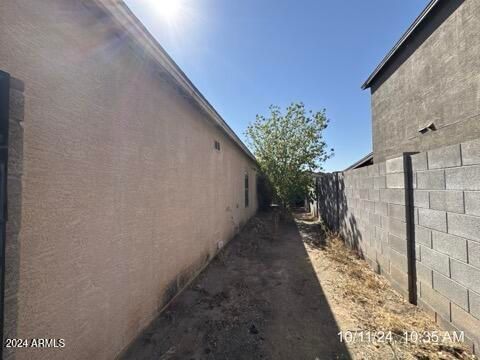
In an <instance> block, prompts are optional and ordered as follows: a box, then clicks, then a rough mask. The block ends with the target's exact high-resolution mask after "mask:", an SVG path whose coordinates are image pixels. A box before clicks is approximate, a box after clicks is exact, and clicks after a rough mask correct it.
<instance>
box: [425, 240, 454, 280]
mask: <svg viewBox="0 0 480 360" xmlns="http://www.w3.org/2000/svg"><path fill="white" fill-rule="evenodd" d="M420 248H421V252H422V264H423V265H425V266H427V267H429V268H430V269H433V270H436V271H438V272H439V273H441V274H443V275H445V276H450V267H449V263H448V256H447V255H445V254H442V253H439V252H438V251H436V250H432V249H429V248H427V247H425V246H421V247H420Z"/></svg>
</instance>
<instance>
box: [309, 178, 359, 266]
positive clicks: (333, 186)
mask: <svg viewBox="0 0 480 360" xmlns="http://www.w3.org/2000/svg"><path fill="white" fill-rule="evenodd" d="M346 191H347V190H346V188H345V177H344V174H343V173H339V172H337V173H326V174H322V175H321V176H319V177H318V178H317V204H318V208H319V209H318V212H319V215H320V216H321V217H322V219H323V221H324V222H325V224H326V225H327V227H328V228H329V229H330V230H331V231H334V232H336V233H339V234H341V235H342V236H343V238H344V240H345V241H346V242H347V244H348V245H349V246H350V247H351V248H352V249H354V250H355V251H357V252H358V254H359V255H360V256H361V257H362V258H363V257H364V254H363V250H362V247H361V246H360V245H361V242H362V241H363V237H362V233H361V231H360V230H359V228H358V223H357V220H356V218H355V216H354V215H353V212H352V211H350V209H349V203H348V200H347V196H346Z"/></svg>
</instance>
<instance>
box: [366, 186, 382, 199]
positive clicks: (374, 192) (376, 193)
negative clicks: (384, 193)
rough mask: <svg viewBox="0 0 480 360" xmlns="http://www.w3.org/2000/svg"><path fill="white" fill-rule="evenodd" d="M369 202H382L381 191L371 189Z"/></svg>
mask: <svg viewBox="0 0 480 360" xmlns="http://www.w3.org/2000/svg"><path fill="white" fill-rule="evenodd" d="M368 200H372V201H380V190H375V189H370V190H369V191H368Z"/></svg>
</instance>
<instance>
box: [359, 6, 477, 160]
mask: <svg viewBox="0 0 480 360" xmlns="http://www.w3.org/2000/svg"><path fill="white" fill-rule="evenodd" d="M479 33H480V2H479V1H476V0H448V1H445V0H433V1H431V2H430V3H429V5H428V6H427V7H426V9H425V10H424V11H423V12H422V13H421V14H420V16H419V17H418V18H417V19H416V20H415V22H414V23H413V24H412V26H411V27H410V28H409V29H408V30H407V32H406V33H405V34H404V35H403V37H402V38H401V39H400V41H399V42H398V43H397V44H396V45H395V46H394V47H393V49H392V50H391V51H390V52H389V53H388V54H387V56H386V57H385V58H384V60H383V61H382V62H381V63H380V64H379V65H378V67H377V68H376V69H375V71H374V72H373V73H372V75H371V76H370V77H369V78H368V80H367V81H366V82H365V84H364V85H363V88H364V89H366V88H370V90H371V94H372V117H373V122H372V128H373V153H374V162H379V161H384V160H386V159H389V158H393V157H396V156H399V155H400V154H401V153H402V152H406V151H412V152H413V151H427V150H430V149H434V148H438V147H441V146H445V145H452V144H458V143H460V142H463V141H467V140H472V139H477V138H479V137H480V56H479V54H480V36H478V34H479ZM429 126H430V127H431V128H434V130H432V129H429V128H428V127H429ZM422 130H423V131H422Z"/></svg>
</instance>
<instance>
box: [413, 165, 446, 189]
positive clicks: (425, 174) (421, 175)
mask: <svg viewBox="0 0 480 360" xmlns="http://www.w3.org/2000/svg"><path fill="white" fill-rule="evenodd" d="M417 189H424V190H444V189H445V171H444V170H429V171H419V172H417Z"/></svg>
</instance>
